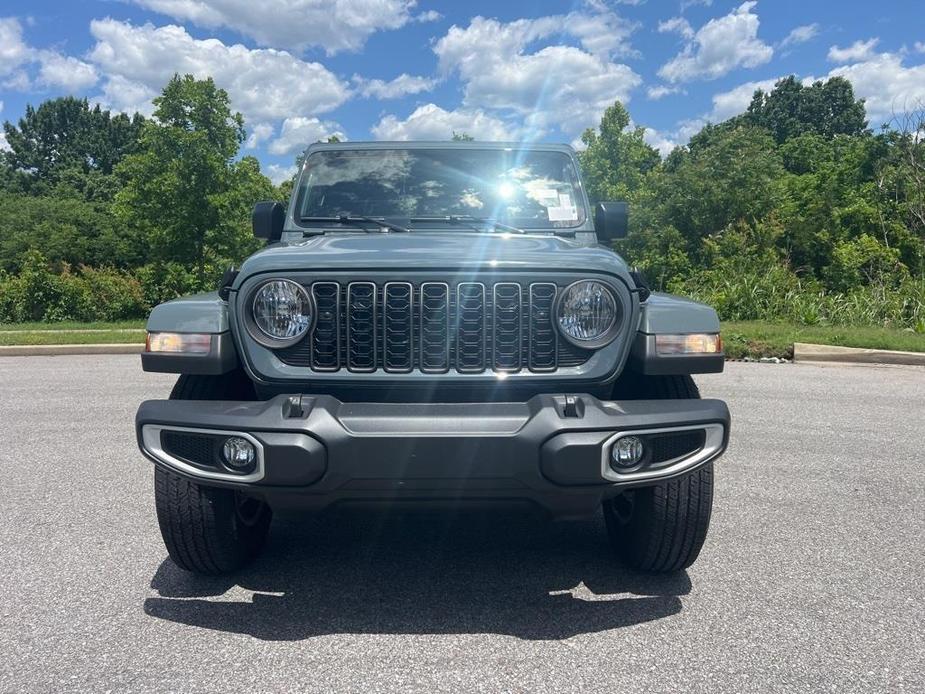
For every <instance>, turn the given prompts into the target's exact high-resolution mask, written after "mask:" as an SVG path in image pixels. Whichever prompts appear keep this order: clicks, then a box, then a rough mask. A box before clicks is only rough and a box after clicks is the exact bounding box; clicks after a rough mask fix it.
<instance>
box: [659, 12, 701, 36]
mask: <svg viewBox="0 0 925 694" xmlns="http://www.w3.org/2000/svg"><path fill="white" fill-rule="evenodd" d="M658 32H659V33H660V34H668V33H678V34H680V35H681V36H683V37H684V38H686V39H688V40H690V39H692V38H694V27H692V26H691V23H690V22H688V21H687V20H686V19H684V17H672V18H671V19H666V20H665V21H664V22H659V23H658Z"/></svg>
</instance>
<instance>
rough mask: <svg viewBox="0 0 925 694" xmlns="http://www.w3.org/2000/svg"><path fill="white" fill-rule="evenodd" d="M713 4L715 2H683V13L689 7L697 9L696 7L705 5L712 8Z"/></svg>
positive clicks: (692, 0)
mask: <svg viewBox="0 0 925 694" xmlns="http://www.w3.org/2000/svg"><path fill="white" fill-rule="evenodd" d="M712 4H713V0H681V11H682V12H684V10H686V9H687V8H689V7H695V6H696V5H703V6H704V7H710V5H712Z"/></svg>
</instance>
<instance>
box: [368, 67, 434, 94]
mask: <svg viewBox="0 0 925 694" xmlns="http://www.w3.org/2000/svg"><path fill="white" fill-rule="evenodd" d="M353 81H354V83H355V84H356V85H357V91H359V93H360V94H362V95H363V96H365V97H373V98H376V99H398V98H399V97H402V96H405V95H406V94H420V93H421V92H429V91H430V90H431V89H433V88H434V87H435V86H436V85H437V82H438V80H436V79H433V78H430V77H417V76H414V75H409V74H407V73H404V72H403V73H402V74H400V75H399V76H398V77H396V78H395V79H393V80H389V81H388V82H386V81H384V80H369V79H366V78H364V77H360V76H359V75H354V77H353Z"/></svg>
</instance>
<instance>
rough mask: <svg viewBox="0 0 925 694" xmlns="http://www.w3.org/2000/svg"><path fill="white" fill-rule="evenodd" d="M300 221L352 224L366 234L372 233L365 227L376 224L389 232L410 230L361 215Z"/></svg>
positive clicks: (303, 220) (408, 231) (306, 218)
mask: <svg viewBox="0 0 925 694" xmlns="http://www.w3.org/2000/svg"><path fill="white" fill-rule="evenodd" d="M300 221H302V222H339V223H340V224H344V225H347V224H352V225H353V226H359V227H360V228H361V229H362V230H363V231H365V232H366V233H368V234H369V233H372V230H370V229H369V228H368V227H366V226H362V225H363V224H364V223H366V224H376V225H378V226H379V227H385V228H386V229H389V230H391V231H401V232H405V233H410V232H411V229H408V228H407V227H403V226H401V225H400V224H395V223H394V222H389V221H386V220H385V219H376V218H375V217H367V216H366V215H362V214H342V215H338V216H337V217H301V218H300Z"/></svg>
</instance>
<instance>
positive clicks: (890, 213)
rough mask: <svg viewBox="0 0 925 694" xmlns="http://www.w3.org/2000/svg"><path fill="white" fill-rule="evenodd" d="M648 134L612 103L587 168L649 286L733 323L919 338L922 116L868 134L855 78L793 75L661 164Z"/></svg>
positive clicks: (585, 155)
mask: <svg viewBox="0 0 925 694" xmlns="http://www.w3.org/2000/svg"><path fill="white" fill-rule="evenodd" d="M644 134H645V131H644V129H643V128H641V127H631V121H630V116H629V114H628V113H627V111H626V109H625V108H624V107H623V106H622V105H621V104H619V103H617V104H614V105H613V106H611V107H610V108H609V109H607V111H606V113H605V114H604V116H603V118H602V120H601V123H600V126H599V127H598V128H596V129H589V130H587V131H586V132H585V133H584V135H583V137H582V140H583V142H584V144H585V146H586V149H585V150H584V151H583V152H582V153H581V154H580V159H581V163H582V168H583V169H584V173H585V180H586V182H587V185H588V189H589V194H590V195H591V197H592V198H593V199H600V200H604V199H617V200H628V201H629V202H630V203H631V208H630V209H631V215H630V230H631V231H630V235H629V236H628V238H627V239H626V240H625V241H623V242H621V243H620V244H618V245H619V249H620V250H621V251H622V252H623V253H624V255H625V257H626V258H628V259H629V260H630V262H632V263H634V264H636V265H638V266H639V267H640V268H642V269H643V270H644V272H645V273H646V274H647V275H648V277H649V278H650V281H651V282H652V283H653V284H654V285H655V286H657V287H659V288H662V289H667V290H670V291H674V292H677V293H680V294H685V295H689V296H693V297H695V298H698V299H702V300H703V301H705V302H707V303H710V304H712V305H714V306H716V307H717V309H718V310H719V312H720V316H721V317H722V318H723V319H725V320H755V319H758V320H774V319H786V320H792V321H796V322H799V323H803V324H810V325H812V324H818V323H830V324H863V325H885V326H893V327H903V328H910V329H913V330H915V331H917V332H925V109H918V110H917V111H916V110H912V111H910V112H909V113H906V114H904V115H903V116H902V117H898V118H897V119H895V120H894V123H893V127H887V128H884V129H883V130H881V131H880V132H873V131H871V129H870V128H869V127H868V124H867V121H866V120H865V109H864V103H863V101H861V100H858V99H856V98H855V96H854V92H853V90H852V87H851V84H850V82H848V81H847V80H845V79H843V78H839V77H835V78H832V79H829V80H827V81H824V82H823V81H819V82H816V83H814V84H811V85H808V86H806V85H803V84H801V83H800V82H799V81H798V80H797V79H795V78H794V77H788V78H786V79H783V80H781V81H779V82H778V83H777V84H776V86H775V87H774V88H773V89H772V90H771V91H770V92H764V91H761V90H758V91H756V92H755V95H754V97H753V99H752V101H751V103H750V105H749V107H748V109H747V110H746V112H745V113H743V114H741V115H738V116H735V117H733V118H731V119H729V120H727V121H725V122H722V123H718V124H709V125H707V126H705V127H704V128H703V129H702V130H701V131H700V132H699V133H697V134H696V135H694V136H693V137H692V138H691V140H690V142H689V143H688V144H687V145H686V146H684V147H678V148H676V149H674V151H672V152H671V153H670V154H669V155H668V156H667V157H666V158H665V159H664V160H663V159H662V158H661V157H660V156H659V154H658V152H657V151H656V150H655V149H653V148H652V147H651V146H649V145H648V144H646V142H645V139H644Z"/></svg>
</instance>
